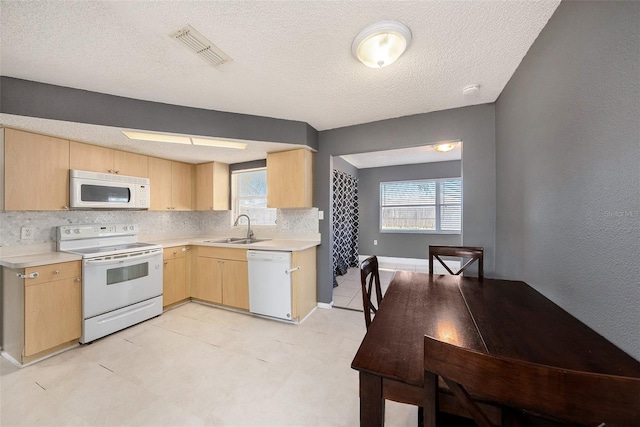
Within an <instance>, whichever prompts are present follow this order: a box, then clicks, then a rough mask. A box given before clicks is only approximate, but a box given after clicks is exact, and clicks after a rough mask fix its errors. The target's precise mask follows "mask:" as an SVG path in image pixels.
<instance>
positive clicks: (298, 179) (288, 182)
mask: <svg viewBox="0 0 640 427" xmlns="http://www.w3.org/2000/svg"><path fill="white" fill-rule="evenodd" d="M267 206H268V207H270V208H310V207H313V153H312V152H311V151H309V150H307V149H304V148H301V149H296V150H290V151H281V152H279V153H269V154H267Z"/></svg>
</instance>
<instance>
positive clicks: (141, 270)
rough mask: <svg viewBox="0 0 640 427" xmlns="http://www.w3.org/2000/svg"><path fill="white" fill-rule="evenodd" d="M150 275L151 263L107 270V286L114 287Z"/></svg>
mask: <svg viewBox="0 0 640 427" xmlns="http://www.w3.org/2000/svg"><path fill="white" fill-rule="evenodd" d="M148 275H149V263H148V262H144V263H142V264H136V265H130V266H127V267H119V268H110V269H108V270H107V285H114V284H116V283H122V282H126V281H129V280H135V279H139V278H141V277H146V276H148Z"/></svg>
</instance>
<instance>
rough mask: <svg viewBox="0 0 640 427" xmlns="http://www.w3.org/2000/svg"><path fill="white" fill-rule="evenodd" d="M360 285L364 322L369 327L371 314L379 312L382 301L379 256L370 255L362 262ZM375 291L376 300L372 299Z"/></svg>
mask: <svg viewBox="0 0 640 427" xmlns="http://www.w3.org/2000/svg"><path fill="white" fill-rule="evenodd" d="M360 285H361V286H362V306H363V308H364V322H365V324H366V325H367V329H369V325H370V324H371V314H372V313H373V314H374V315H375V314H376V313H377V312H378V308H380V304H381V303H382V289H381V288H380V273H379V272H378V258H377V257H376V256H372V257H369V258H367V259H365V260H364V261H362V264H360ZM374 292H375V300H373V299H372V297H373V293H374Z"/></svg>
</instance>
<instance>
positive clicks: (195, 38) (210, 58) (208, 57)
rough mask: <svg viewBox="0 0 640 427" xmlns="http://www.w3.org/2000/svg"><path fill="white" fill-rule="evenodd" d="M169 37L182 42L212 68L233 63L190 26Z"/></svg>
mask: <svg viewBox="0 0 640 427" xmlns="http://www.w3.org/2000/svg"><path fill="white" fill-rule="evenodd" d="M170 37H171V38H174V39H176V40H178V41H179V42H182V43H183V44H184V45H185V46H187V47H188V48H189V49H191V50H192V51H194V52H195V53H197V54H198V56H199V57H201V58H202V59H204V60H205V61H207V62H208V63H210V64H211V65H213V66H214V67H215V66H218V65H222V64H224V63H227V62H231V61H233V59H231V57H230V56H229V55H227V54H226V53H224V52H223V51H222V50H220V48H219V47H218V46H216V45H214V44H213V43H211V42H210V41H209V40H207V39H206V38H205V37H204V36H203V35H202V34H200V33H199V32H197V31H196V30H194V29H193V27H192V26H191V25H187V26H185V27H184V28H181V29H179V30H178V31H176V32H175V33H172V34H170Z"/></svg>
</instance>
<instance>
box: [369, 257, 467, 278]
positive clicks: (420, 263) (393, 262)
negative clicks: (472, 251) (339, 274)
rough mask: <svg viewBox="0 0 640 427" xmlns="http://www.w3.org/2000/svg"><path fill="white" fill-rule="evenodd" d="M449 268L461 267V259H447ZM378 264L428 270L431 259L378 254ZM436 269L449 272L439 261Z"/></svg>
mask: <svg viewBox="0 0 640 427" xmlns="http://www.w3.org/2000/svg"><path fill="white" fill-rule="evenodd" d="M370 256H371V255H359V256H358V259H359V261H360V263H362V261H364V260H365V259H367V258H369V257H370ZM445 262H446V263H447V265H448V266H449V268H451V269H452V270H453V269H456V270H457V269H458V268H460V261H454V260H448V259H447V260H445ZM378 265H379V266H380V268H381V269H394V270H395V269H398V270H402V269H403V266H406V267H408V268H407V269H408V270H411V271H413V270H417V271H425V272H426V271H428V270H429V260H428V259H424V258H397V257H388V256H378ZM433 267H434V270H435V273H436V274H448V273H447V270H445V269H444V267H442V266H441V265H440V263H439V262H437V261H436V262H435V263H434V266H433Z"/></svg>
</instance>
